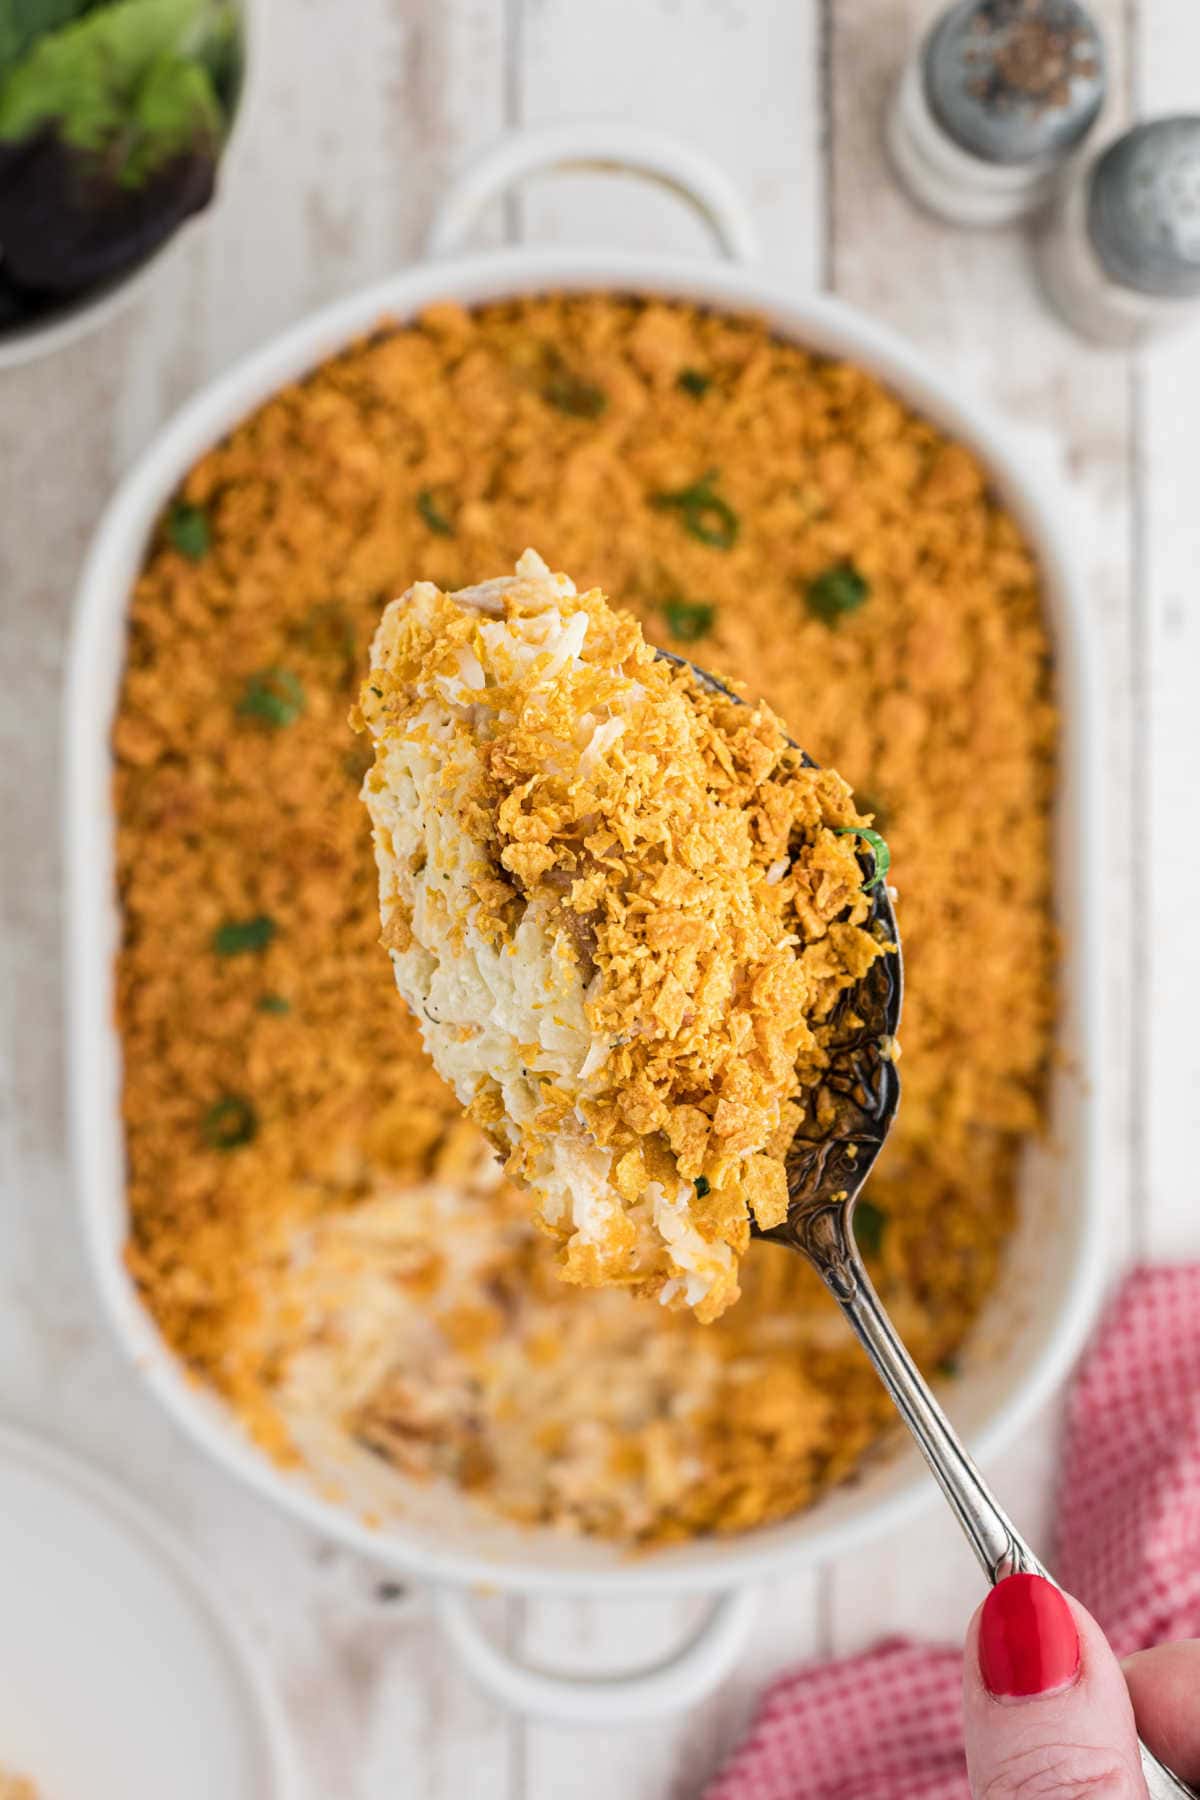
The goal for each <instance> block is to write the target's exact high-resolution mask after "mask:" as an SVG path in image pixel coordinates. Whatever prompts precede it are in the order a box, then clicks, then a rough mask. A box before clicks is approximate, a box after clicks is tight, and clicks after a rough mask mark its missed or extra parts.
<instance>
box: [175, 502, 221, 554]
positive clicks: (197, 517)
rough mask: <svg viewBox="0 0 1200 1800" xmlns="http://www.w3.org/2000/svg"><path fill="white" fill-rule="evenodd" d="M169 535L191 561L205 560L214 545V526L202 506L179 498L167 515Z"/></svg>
mask: <svg viewBox="0 0 1200 1800" xmlns="http://www.w3.org/2000/svg"><path fill="white" fill-rule="evenodd" d="M167 536H168V537H169V538H170V540H171V542H172V543H173V544H174V546H175V548H176V549H177V550H178V551H179V553H180V555H181V556H186V557H187V559H188V561H189V562H203V560H204V558H205V557H206V556H207V555H208V552H209V550H210V549H211V547H212V526H211V525H210V524H209V522H208V514H207V513H206V512H205V510H204V508H203V507H202V506H189V505H188V504H187V502H186V501H184V500H177V501H176V503H175V505H174V506H173V507H172V508H171V511H170V513H169V514H168V516H167Z"/></svg>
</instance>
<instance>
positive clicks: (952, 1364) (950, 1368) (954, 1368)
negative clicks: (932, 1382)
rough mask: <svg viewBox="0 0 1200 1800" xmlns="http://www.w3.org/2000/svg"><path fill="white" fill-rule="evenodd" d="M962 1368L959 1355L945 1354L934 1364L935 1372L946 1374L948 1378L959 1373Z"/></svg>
mask: <svg viewBox="0 0 1200 1800" xmlns="http://www.w3.org/2000/svg"><path fill="white" fill-rule="evenodd" d="M961 1370H962V1364H961V1363H960V1362H959V1360H958V1358H957V1356H943V1357H942V1359H941V1361H940V1362H938V1363H935V1364H934V1374H935V1375H944V1376H946V1377H947V1378H949V1377H951V1376H953V1375H958V1374H959V1373H960V1372H961Z"/></svg>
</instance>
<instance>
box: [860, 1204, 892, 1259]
mask: <svg viewBox="0 0 1200 1800" xmlns="http://www.w3.org/2000/svg"><path fill="white" fill-rule="evenodd" d="M853 1223H854V1241H855V1243H856V1244H857V1245H858V1247H859V1249H860V1250H861V1251H862V1253H863V1255H864V1256H878V1255H879V1252H880V1251H881V1250H882V1248H883V1236H884V1232H885V1231H886V1230H887V1224H888V1216H887V1214H886V1213H885V1212H884V1210H883V1208H882V1207H880V1206H876V1205H874V1203H873V1202H872V1201H870V1200H859V1201H858V1202H857V1203H856V1205H855V1208H854V1220H853Z"/></svg>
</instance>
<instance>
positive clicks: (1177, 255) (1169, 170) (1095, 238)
mask: <svg viewBox="0 0 1200 1800" xmlns="http://www.w3.org/2000/svg"><path fill="white" fill-rule="evenodd" d="M1038 265H1039V271H1040V274H1041V277H1042V284H1043V286H1044V288H1045V289H1046V292H1047V294H1048V295H1049V297H1050V299H1051V300H1052V301H1053V303H1054V305H1055V306H1056V307H1057V308H1058V310H1059V312H1060V313H1061V314H1062V315H1063V317H1064V318H1065V319H1066V320H1067V323H1068V324H1070V325H1072V326H1073V327H1074V328H1075V330H1077V331H1078V332H1080V333H1081V334H1082V335H1083V336H1084V337H1087V338H1090V339H1092V341H1093V342H1094V343H1098V344H1108V345H1112V346H1116V347H1121V348H1129V347H1131V346H1133V345H1136V344H1140V343H1145V342H1146V341H1147V340H1148V339H1150V338H1152V337H1157V336H1159V335H1160V334H1161V333H1163V332H1167V331H1172V330H1174V329H1176V328H1177V327H1178V326H1180V325H1183V324H1185V323H1186V322H1187V321H1188V320H1189V319H1191V318H1193V317H1195V315H1196V313H1197V310H1198V307H1197V303H1198V302H1200V117H1194V116H1190V115H1180V116H1177V117H1172V118H1165V119H1152V120H1149V121H1148V122H1147V123H1146V124H1144V125H1136V126H1134V128H1133V130H1132V131H1127V132H1126V133H1125V134H1124V136H1123V137H1119V138H1117V140H1116V141H1115V143H1112V144H1110V145H1109V147H1108V149H1107V150H1105V151H1103V152H1102V153H1101V155H1099V156H1098V157H1095V158H1094V159H1093V160H1092V161H1091V163H1090V165H1089V166H1088V167H1086V168H1084V169H1083V170H1082V171H1081V172H1080V173H1078V174H1077V175H1076V177H1075V178H1074V180H1073V181H1071V182H1070V183H1069V185H1068V186H1067V187H1066V189H1065V190H1064V192H1063V194H1062V195H1061V197H1060V199H1059V202H1058V205H1057V206H1056V208H1055V211H1054V215H1053V217H1052V219H1051V221H1050V224H1049V227H1048V229H1047V231H1046V233H1045V234H1044V236H1043V237H1042V239H1041V241H1040V243H1039V245H1038Z"/></svg>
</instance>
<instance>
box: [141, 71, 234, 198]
mask: <svg viewBox="0 0 1200 1800" xmlns="http://www.w3.org/2000/svg"><path fill="white" fill-rule="evenodd" d="M223 129H224V120H223V118H222V115H221V108H220V105H219V104H218V101H217V96H216V94H215V93H214V92H213V86H212V82H211V80H210V79H209V76H208V72H207V70H206V69H203V68H201V66H200V64H199V63H194V62H187V61H185V60H184V58H183V57H181V56H160V57H159V58H158V60H157V62H154V63H152V64H151V65H150V67H149V68H148V69H147V71H146V74H145V78H144V80H143V81H142V84H141V86H140V87H139V89H138V91H137V93H136V95H135V96H134V98H133V100H132V102H131V104H130V107H129V117H128V124H127V127H126V136H125V143H126V146H127V147H126V149H125V153H124V157H123V159H122V160H121V162H120V165H119V171H118V176H117V178H118V180H119V181H120V183H121V186H122V187H127V188H139V187H143V186H144V185H145V183H146V182H147V181H148V180H149V179H150V177H151V175H153V173H154V171H155V170H156V169H160V168H162V166H163V164H164V163H167V162H170V160H171V159H172V157H175V156H181V155H183V154H184V153H185V152H186V151H189V150H191V149H193V148H195V147H196V146H198V145H209V146H211V147H212V149H213V151H214V153H215V151H216V148H217V146H218V145H219V144H220V142H221V136H222V132H223Z"/></svg>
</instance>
